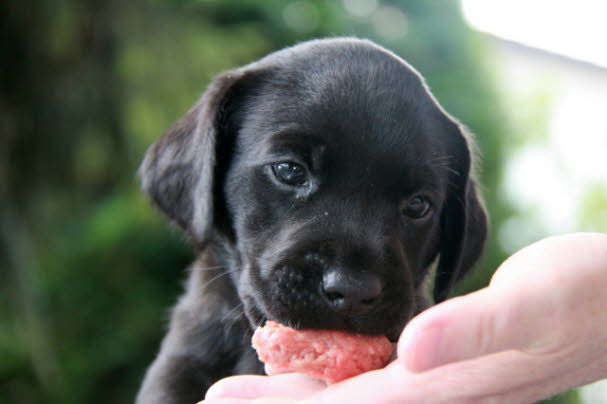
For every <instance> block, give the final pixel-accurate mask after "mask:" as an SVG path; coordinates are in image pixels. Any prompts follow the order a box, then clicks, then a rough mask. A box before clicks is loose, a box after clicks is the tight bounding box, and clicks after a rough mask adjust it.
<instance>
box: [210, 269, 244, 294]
mask: <svg viewBox="0 0 607 404" xmlns="http://www.w3.org/2000/svg"><path fill="white" fill-rule="evenodd" d="M232 272H236V269H232V270H230V271H224V272H222V273H220V274H219V275H217V276H214V277H212V278H211V279H209V280H208V281H207V282H205V284H204V286H203V289H202V292H204V291H206V290H207V288H208V287H209V285H210V284H211V283H213V281H216V280H217V279H219V278H221V277H222V276H225V275H228V274H231V273H232Z"/></svg>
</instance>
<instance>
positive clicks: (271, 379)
mask: <svg viewBox="0 0 607 404" xmlns="http://www.w3.org/2000/svg"><path fill="white" fill-rule="evenodd" d="M325 387H326V384H325V383H324V382H322V381H320V380H317V379H313V378H311V377H309V376H306V375H303V374H299V373H286V374H281V375H276V376H249V375H248V376H232V377H228V378H225V379H222V380H220V381H218V382H217V383H215V384H214V385H212V386H211V387H210V388H209V390H207V394H206V396H205V398H206V399H207V400H208V399H215V398H228V397H230V398H246V399H253V398H258V397H289V398H293V399H303V398H306V397H308V396H309V395H311V394H313V393H316V392H317V391H320V390H322V389H324V388H325Z"/></svg>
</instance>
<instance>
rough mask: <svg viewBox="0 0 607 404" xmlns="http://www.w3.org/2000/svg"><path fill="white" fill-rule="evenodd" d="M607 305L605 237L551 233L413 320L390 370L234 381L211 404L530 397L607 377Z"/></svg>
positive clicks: (511, 403)
mask: <svg viewBox="0 0 607 404" xmlns="http://www.w3.org/2000/svg"><path fill="white" fill-rule="evenodd" d="M606 308H607V235H603V234H572V235H566V236H558V237H552V238H548V239H545V240H542V241H540V242H538V243H535V244H533V245H531V246H529V247H526V248H524V249H523V250H521V251H519V252H518V253H516V254H515V255H513V256H512V257H510V258H509V259H508V260H506V261H505V262H504V263H503V264H502V265H501V266H500V268H499V269H498V270H497V271H496V273H495V274H494V276H493V278H492V280H491V283H490V285H489V286H488V287H487V288H485V289H482V290H480V291H477V292H474V293H471V294H469V295H466V296H461V297H458V298H454V299H451V300H448V301H446V302H443V303H442V304H440V305H437V306H435V307H433V308H430V309H429V310H427V311H425V312H423V313H421V314H420V315H419V316H417V317H416V318H415V319H413V320H412V321H411V322H410V323H409V325H407V327H406V329H405V330H404V332H403V334H402V336H401V338H400V340H399V344H398V356H397V359H396V360H395V361H394V362H392V363H391V364H390V365H388V366H387V367H386V368H384V369H380V370H377V371H373V372H368V373H365V374H362V375H360V376H357V377H354V378H352V379H349V380H345V381H343V382H341V383H337V384H335V385H331V386H329V387H327V388H324V385H323V384H322V383H321V382H316V381H314V380H312V379H310V378H308V377H306V376H304V375H296V374H291V375H278V376H271V377H263V376H239V377H233V378H228V379H224V380H222V381H220V382H218V383H217V384H215V385H214V386H213V387H212V388H211V389H210V390H209V392H208V393H207V400H206V401H205V403H206V404H220V403H222V404H236V403H251V402H254V403H256V404H266V403H268V404H269V403H273V404H286V403H293V402H300V401H297V400H301V399H305V401H301V402H300V403H306V404H312V403H325V404H329V403H330V404H335V403H352V402H364V403H404V404H407V403H411V404H412V403H420V402H426V403H435V404H443V403H444V404H447V403H449V404H451V403H458V404H459V403H475V404H476V403H494V404H499V403H504V404H505V403H508V404H516V403H521V404H522V403H532V402H535V401H537V400H541V399H543V398H547V397H550V396H552V395H554V394H557V393H559V392H562V391H565V390H567V389H569V388H572V387H576V386H581V385H584V384H587V383H590V382H592V381H595V380H599V379H602V378H605V377H607V327H605V324H607V310H606ZM227 397H239V398H238V399H233V398H227Z"/></svg>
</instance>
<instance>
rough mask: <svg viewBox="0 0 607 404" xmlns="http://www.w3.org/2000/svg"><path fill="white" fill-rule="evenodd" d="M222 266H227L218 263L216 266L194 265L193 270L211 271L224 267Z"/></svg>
mask: <svg viewBox="0 0 607 404" xmlns="http://www.w3.org/2000/svg"><path fill="white" fill-rule="evenodd" d="M222 268H225V266H223V265H217V266H214V267H193V268H192V270H193V271H211V270H213V269H222Z"/></svg>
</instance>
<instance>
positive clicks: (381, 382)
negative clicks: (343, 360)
mask: <svg viewBox="0 0 607 404" xmlns="http://www.w3.org/2000/svg"><path fill="white" fill-rule="evenodd" d="M403 373H404V372H403V367H402V366H397V365H396V364H395V363H394V362H393V363H391V364H390V365H388V366H387V367H385V368H383V369H379V370H374V371H371V372H366V373H363V374H361V375H358V376H356V377H353V378H350V379H347V380H344V381H342V382H339V383H335V384H331V385H329V386H328V387H327V388H326V389H324V390H321V391H319V392H318V393H316V394H314V395H312V396H310V397H308V398H307V399H305V400H303V401H298V402H297V404H342V403H343V404H350V403H374V404H384V403H396V402H398V403H401V402H402V403H403V404H408V403H410V402H409V401H406V402H405V401H401V400H400V399H399V398H400V397H401V396H402V394H403V391H408V390H409V389H408V388H407V385H406V383H407V380H406V378H403ZM420 402H421V401H420ZM411 403H413V402H411Z"/></svg>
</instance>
